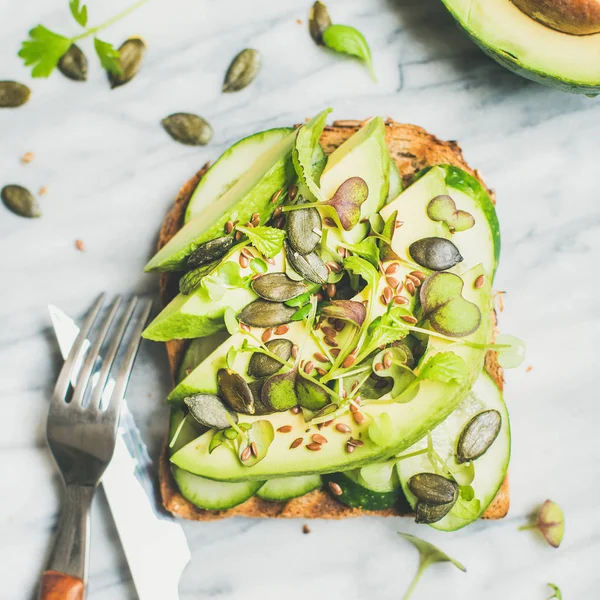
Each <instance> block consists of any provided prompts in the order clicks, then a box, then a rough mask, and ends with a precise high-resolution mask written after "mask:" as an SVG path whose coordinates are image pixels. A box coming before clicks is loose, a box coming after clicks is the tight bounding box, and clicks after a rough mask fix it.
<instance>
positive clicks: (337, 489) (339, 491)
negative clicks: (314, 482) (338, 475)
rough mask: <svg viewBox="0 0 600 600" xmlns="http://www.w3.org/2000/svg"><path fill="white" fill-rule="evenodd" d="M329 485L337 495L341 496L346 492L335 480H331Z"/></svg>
mask: <svg viewBox="0 0 600 600" xmlns="http://www.w3.org/2000/svg"><path fill="white" fill-rule="evenodd" d="M328 485H329V489H330V490H331V493H332V494H335V495H336V496H341V495H342V494H343V493H344V492H343V490H342V488H341V487H340V486H339V485H338V484H337V483H335V481H330V482H329V483H328Z"/></svg>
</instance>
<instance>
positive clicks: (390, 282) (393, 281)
mask: <svg viewBox="0 0 600 600" xmlns="http://www.w3.org/2000/svg"><path fill="white" fill-rule="evenodd" d="M385 282H386V283H387V284H388V285H389V286H390V287H391V288H392V289H394V290H395V289H397V287H398V286H399V285H400V281H399V280H398V279H396V278H395V277H386V278H385Z"/></svg>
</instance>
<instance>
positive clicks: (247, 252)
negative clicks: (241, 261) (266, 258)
mask: <svg viewBox="0 0 600 600" xmlns="http://www.w3.org/2000/svg"><path fill="white" fill-rule="evenodd" d="M240 253H241V254H243V255H244V256H245V257H246V258H249V259H253V258H254V254H252V251H251V250H250V248H246V247H244V248H242V249H241V250H240Z"/></svg>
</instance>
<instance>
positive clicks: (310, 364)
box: [304, 360, 315, 375]
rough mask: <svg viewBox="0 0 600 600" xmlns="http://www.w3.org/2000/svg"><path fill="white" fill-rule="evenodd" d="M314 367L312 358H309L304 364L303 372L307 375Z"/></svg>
mask: <svg viewBox="0 0 600 600" xmlns="http://www.w3.org/2000/svg"><path fill="white" fill-rule="evenodd" d="M314 368H315V363H314V362H313V361H312V360H309V361H308V362H307V363H306V364H305V365H304V372H305V373H306V374H307V375H310V374H311V373H312V372H313V370H314Z"/></svg>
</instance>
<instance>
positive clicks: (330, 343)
mask: <svg viewBox="0 0 600 600" xmlns="http://www.w3.org/2000/svg"><path fill="white" fill-rule="evenodd" d="M323 341H324V342H325V343H326V344H327V345H328V346H332V347H335V346H337V345H338V343H337V340H335V339H334V338H332V337H329V336H325V338H324V339H323Z"/></svg>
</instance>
